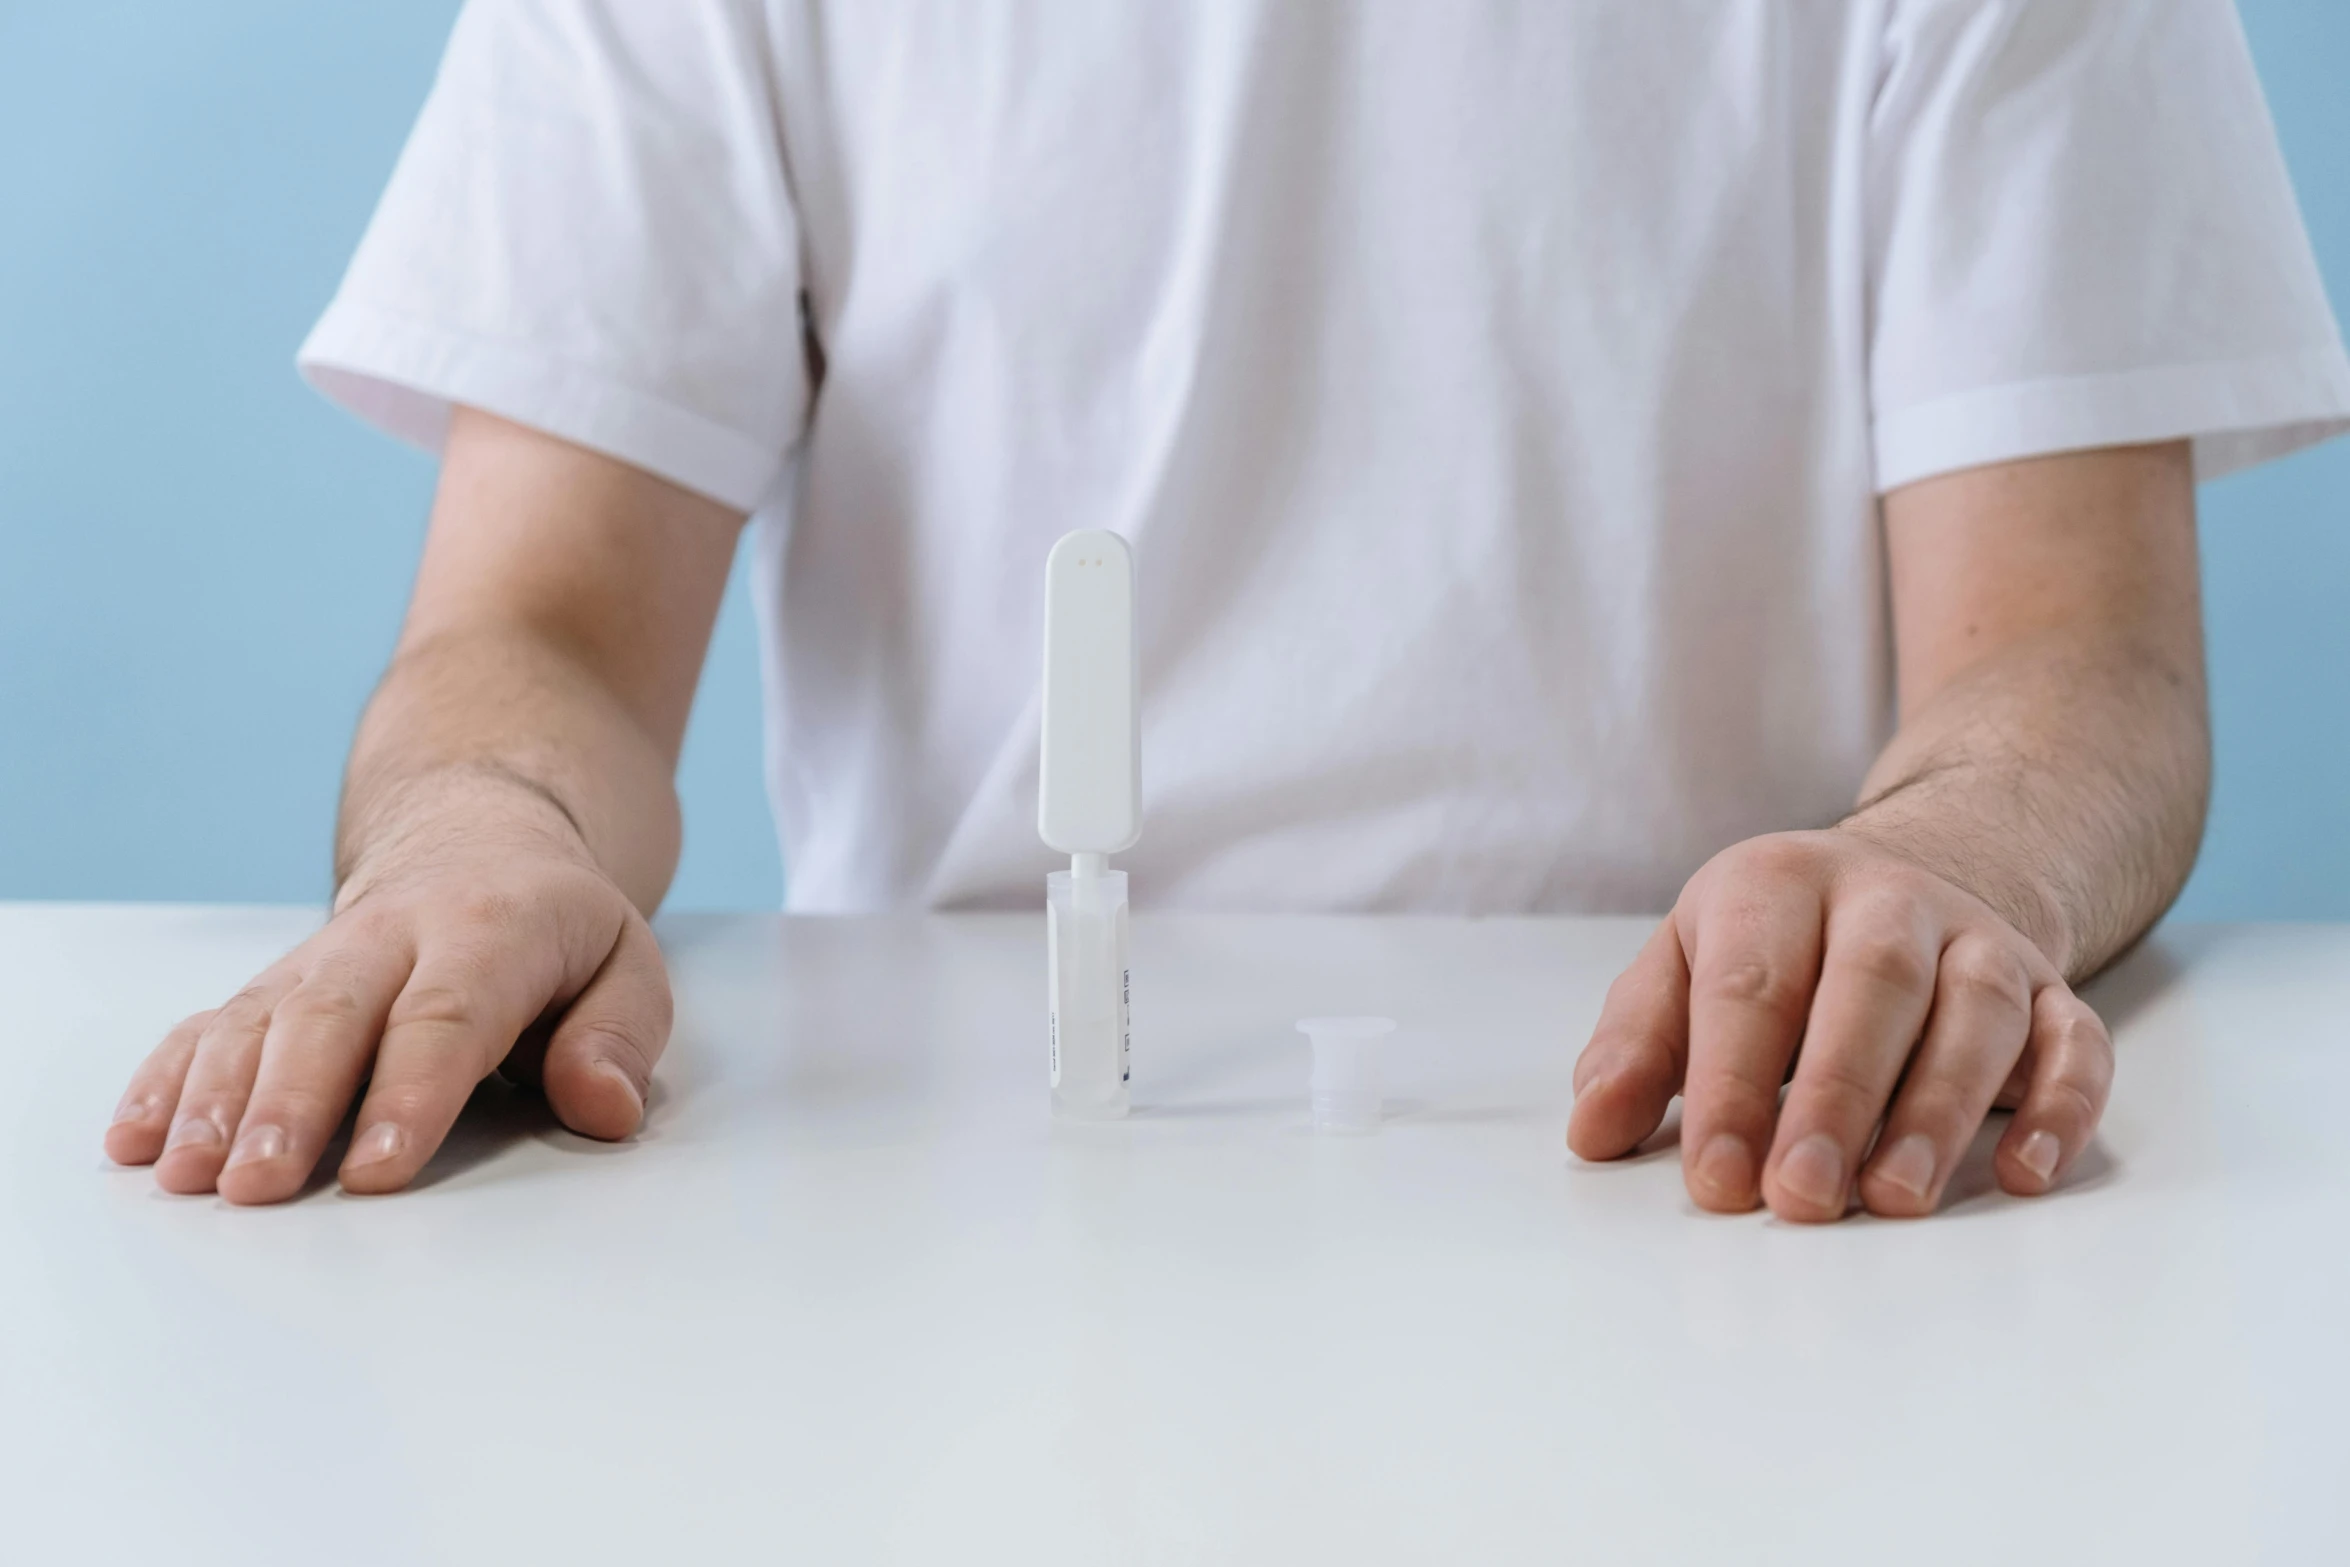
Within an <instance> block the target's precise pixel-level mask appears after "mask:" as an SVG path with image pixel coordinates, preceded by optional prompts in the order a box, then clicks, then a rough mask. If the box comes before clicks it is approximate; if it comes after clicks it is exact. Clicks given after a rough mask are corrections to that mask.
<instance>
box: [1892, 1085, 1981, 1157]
mask: <svg viewBox="0 0 2350 1567" xmlns="http://www.w3.org/2000/svg"><path fill="white" fill-rule="evenodd" d="M1898 1118H1899V1120H1900V1121H1901V1123H1902V1124H1903V1126H1904V1128H1915V1129H1916V1130H1918V1131H1922V1132H1924V1133H1925V1134H1926V1135H1927V1136H1928V1137H1930V1138H1932V1139H1933V1140H1934V1141H1935V1142H1937V1143H1940V1144H1942V1145H1943V1146H1945V1147H1947V1146H1949V1145H1951V1144H1954V1143H1956V1142H1958V1141H1959V1140H1960V1139H1961V1138H1962V1137H1964V1136H1965V1135H1966V1134H1967V1133H1969V1132H1971V1131H1973V1130H1974V1124H1975V1123H1976V1122H1977V1121H1980V1120H1981V1119H1982V1113H1981V1111H1980V1110H1979V1109H1978V1108H1977V1107H1976V1105H1975V1104H1974V1102H1973V1101H1972V1100H1970V1099H1969V1097H1968V1096H1967V1094H1966V1093H1965V1092H1964V1091H1963V1090H1962V1089H1961V1088H1959V1087H1958V1085H1956V1084H1954V1083H1950V1082H1947V1081H1940V1080H1937V1081H1930V1082H1921V1083H1912V1084H1911V1085H1910V1086H1909V1087H1908V1088H1907V1089H1905V1090H1904V1091H1903V1093H1902V1096H1901V1106H1900V1110H1899V1113H1898ZM1893 1136H1894V1132H1893V1130H1892V1129H1891V1128H1888V1129H1887V1131H1886V1134H1885V1141H1886V1142H1888V1143H1890V1142H1891V1140H1892V1138H1893Z"/></svg>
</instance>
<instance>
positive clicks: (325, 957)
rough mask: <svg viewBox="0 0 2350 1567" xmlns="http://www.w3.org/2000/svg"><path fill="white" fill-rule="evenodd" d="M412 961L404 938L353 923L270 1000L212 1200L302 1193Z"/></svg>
mask: <svg viewBox="0 0 2350 1567" xmlns="http://www.w3.org/2000/svg"><path fill="white" fill-rule="evenodd" d="M413 962H414V948H413V947H412V946H411V945H410V944H409V942H408V941H407V939H406V938H405V937H404V936H395V935H392V934H390V933H388V932H385V931H383V930H382V929H381V928H380V927H374V926H366V925H361V926H354V927H353V928H352V930H351V931H350V932H349V933H348V936H347V938H346V939H345V940H344V941H343V942H342V943H341V944H340V945H338V946H336V947H334V948H332V949H330V950H328V951H326V952H324V953H322V954H321V955H320V956H319V957H318V959H317V960H316V961H315V962H313V963H311V964H310V965H309V966H308V967H307V969H306V971H305V972H304V973H303V976H302V982H301V983H300V984H299V985H296V986H295V987H294V988H293V989H292V990H291V991H289V992H287V994H286V996H285V998H284V999H283V1000H281V1001H280V1002H278V1004H277V1006H276V1007H275V1008H274V1009H273V1010H272V1012H271V1014H270V1020H269V1029H268V1031H267V1032H266V1033H265V1034H264V1035H263V1036H262V1040H261V1065H260V1069H259V1070H258V1072H257V1073H256V1074H255V1076H254V1079H253V1092H252V1097H251V1098H250V1099H249V1100H248V1101H247V1103H246V1105H245V1115H244V1119H243V1121H242V1122H241V1123H240V1124H239V1125H238V1128H237V1140H236V1145H235V1146H234V1147H233V1148H232V1149H231V1150H230V1152H229V1157H228V1163H227V1164H226V1165H224V1166H222V1168H221V1172H220V1176H219V1180H218V1183H217V1184H218V1187H219V1190H220V1195H221V1196H223V1197H225V1198H227V1199H228V1200H229V1201H230V1202H235V1203H258V1202H282V1201H284V1200H285V1199H286V1198H288V1197H291V1196H293V1195H294V1194H295V1193H297V1192H299V1191H300V1190H301V1189H302V1184H303V1182H304V1181H306V1180H308V1179H309V1176H310V1171H311V1169H312V1168H313V1167H314V1166H315V1165H316V1164H317V1163H318V1156H319V1154H321V1153H322V1152H324V1151H325V1148H326V1144H327V1140H328V1139H329V1138H331V1137H332V1136H333V1135H334V1130H335V1127H336V1125H337V1124H338V1123H339V1122H340V1121H341V1120H342V1118H343V1112H344V1111H345V1110H347V1109H349V1108H350V1105H351V1097H352V1095H354V1094H356V1093H357V1092H358V1091H359V1083H360V1080H361V1078H363V1077H364V1076H365V1075H366V1072H367V1063H368V1061H369V1060H370V1059H371V1058H372V1057H373V1056H374V1054H375V1047H376V1042H377V1040H378V1039H380V1038H381V1037H382V1034H383V1027H384V1018H385V1016H386V1014H388V1013H389V1012H390V1010H391V1005H392V998H393V997H394V996H396V995H398V994H399V991H400V986H401V985H402V983H404V982H405V981H406V979H407V978H408V974H409V970H410V968H411V966H412V964H413Z"/></svg>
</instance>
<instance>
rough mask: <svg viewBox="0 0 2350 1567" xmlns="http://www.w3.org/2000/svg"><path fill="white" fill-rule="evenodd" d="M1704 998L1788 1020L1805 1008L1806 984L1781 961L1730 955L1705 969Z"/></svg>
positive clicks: (1808, 999)
mask: <svg viewBox="0 0 2350 1567" xmlns="http://www.w3.org/2000/svg"><path fill="white" fill-rule="evenodd" d="M1701 988H1702V989H1703V991H1704V994H1705V995H1706V996H1707V998H1708V999H1710V1000H1713V1001H1726V1002H1729V1003H1731V1004H1732V1005H1735V1006H1746V1007H1754V1008H1757V1009H1759V1010H1761V1011H1764V1012H1768V1013H1770V1014H1772V1015H1773V1016H1776V1017H1780V1018H1785V1019H1789V1020H1793V1019H1797V1018H1800V1017H1801V1016H1803V1014H1804V1012H1805V1011H1806V1010H1808V1008H1809V1005H1810V1001H1811V997H1810V994H1809V991H1810V986H1809V985H1807V984H1805V983H1803V982H1802V981H1800V980H1799V979H1798V978H1797V977H1796V976H1795V975H1794V974H1793V973H1791V972H1790V971H1789V970H1788V969H1787V967H1786V966H1785V965H1784V964H1781V963H1774V962H1772V961H1771V960H1770V959H1768V958H1765V957H1759V956H1749V957H1740V958H1733V959H1731V960H1730V961H1729V962H1727V963H1724V964H1723V965H1721V966H1720V967H1719V968H1716V969H1711V970H1708V971H1707V973H1706V976H1705V979H1704V981H1703V983H1702V987H1701Z"/></svg>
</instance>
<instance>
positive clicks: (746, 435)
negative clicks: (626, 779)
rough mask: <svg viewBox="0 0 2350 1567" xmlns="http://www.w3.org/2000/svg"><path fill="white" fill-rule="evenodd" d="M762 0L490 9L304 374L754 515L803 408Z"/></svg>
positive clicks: (363, 411) (429, 109)
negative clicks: (539, 439)
mask: <svg viewBox="0 0 2350 1567" xmlns="http://www.w3.org/2000/svg"><path fill="white" fill-rule="evenodd" d="M772 75H773V71H772V62H771V61H770V60H769V59H768V56H767V43H766V40H765V37H764V32H763V23H762V21H761V18H760V8H759V7H758V6H756V5H754V4H748V3H742V4H738V3H734V0H658V3H656V4H641V3H636V0H472V3H470V4H469V5H468V6H467V7H466V9H465V11H464V12H463V14H462V15H461V16H460V18H459V19H458V22H457V27H456V31H455V32H454V34H453V35H452V36H451V38H450V41H449V47H448V51H447V53H446V55H445V56H444V58H443V60H442V63H441V69H440V74H439V76H438V78H437V79H436V81H435V82H434V85H433V89H432V93H431V96H430V97H429V98H428V99H427V101H426V103H425V106H424V110H423V113H422V114H421V116H420V117H419V119H418V121H417V124H416V127H415V129H414V131H413V132H412V133H411V134H410V137H409V140H408V144H407V147H406V149H405V150H404V151H403V152H402V154H401V157H400V161H399V164H398V166H397V168H396V169H395V171H394V172H393V175H392V180H391V184H390V186H389V188H388V189H387V190H386V191H385V192H384V196H383V199H382V202H381V203H380V204H379V206H378V207H377V209H376V213H375V217H374V219H373V221H372V222H371V223H370V224H369V226H368V229H367V233H366V237H365V238H364V239H363V240H362V241H361V242H360V246H359V250H358V254H357V255H356V257H355V258H354V259H353V260H352V262H351V265H350V269H349V271H348V272H347V273H346V274H345V276H344V279H343V282H342V286H341V288H340V290H339V291H338V292H337V294H336V296H335V298H334V300H333V302H332V303H331V304H330V305H329V306H328V308H327V310H326V313H325V315H324V316H323V317H322V318H321V319H320V320H319V322H318V324H317V326H316V327H315V328H314V329H313V330H312V332H311V334H310V337H309V339H308V341H307V342H305V343H304V344H303V346H302V349H301V352H300V355H299V361H298V362H299V364H300V366H301V369H302V372H303V374H304V375H305V376H306V377H308V378H309V380H310V381H311V383H312V384H313V385H314V386H316V387H317V388H318V389H319V390H320V391H322V392H324V393H325V394H326V395H327V396H328V397H330V398H332V399H334V400H335V401H337V402H339V403H341V404H343V405H344V406H345V407H347V408H349V409H350V410H351V411H353V412H354V413H357V414H359V415H360V416H361V417H363V418H365V419H368V420H370V421H371V422H373V423H375V424H377V425H380V426H382V427H383V428H384V429H386V430H388V431H390V432H392V433H393V434H396V435H399V436H402V437H404V438H406V439H408V440H411V441H414V442H417V443H418V444H420V445H423V446H425V447H427V448H430V449H435V450H437V449H438V447H439V445H440V442H441V439H442V436H443V434H444V433H445V431H446V429H447V426H448V420H449V408H450V405H451V404H453V403H464V404H468V405H471V406H474V407H479V408H483V409H486V410H488V411H490V412H492V413H496V414H499V415H501V416H503V417H506V418H509V419H513V420H515V421H517V422H519V423H523V424H528V425H531V426H533V427H535V428H538V429H542V430H545V431H547V432H549V433H550V434H553V435H557V436H560V437H562V438H564V439H565V440H569V441H572V442H575V443H577V444H579V445H582V446H586V447H590V448H592V449H594V450H597V451H601V452H604V453H607V454H609V455H611V456H613V457H616V458H619V459H620V460H622V461H624V462H627V463H630V464H633V465H635V466H637V467H640V468H644V469H646V470H648V471H650V472H652V473H655V474H658V475H660V476H662V477H663V478H666V479H670V480H672V481H674V482H675V483H678V484H680V485H683V486H685V487H686V488H689V489H692V490H695V491H698V492H700V493H702V494H705V495H708V496H711V497H713V498H715V499H718V500H720V501H723V502H725V503H727V504H728V505H731V506H734V507H737V508H739V509H743V510H749V509H751V508H752V507H754V506H756V505H757V504H758V502H759V501H760V499H761V497H762V496H763V494H764V493H765V491H766V490H767V489H768V487H769V486H770V485H771V484H772V483H773V481H774V479H775V477H776V475H777V473H778V472H779V471H780V469H781V468H782V466H783V464H784V461H785V459H786V457H787V454H788V453H789V451H790V449H791V447H792V445H793V444H794V442H795V441H796V440H797V439H798V436H799V433H800V430H801V427H802V424H803V422H804V420H805V418H806V414H807V404H808V396H809V388H808V380H807V369H806V362H805V357H804V354H803V351H802V340H801V326H800V315H799V310H800V243H799V230H798V224H797V220H796V217H795V215H794V212H793V208H792V202H791V197H790V192H789V188H788V183H787V180H786V177H785V162H784V156H783V149H782V145H781V132H780V129H779V125H780V120H779V116H778V115H777V113H776V107H775V105H774V103H773V102H772V99H771V94H770V89H769V82H770V81H771V79H772Z"/></svg>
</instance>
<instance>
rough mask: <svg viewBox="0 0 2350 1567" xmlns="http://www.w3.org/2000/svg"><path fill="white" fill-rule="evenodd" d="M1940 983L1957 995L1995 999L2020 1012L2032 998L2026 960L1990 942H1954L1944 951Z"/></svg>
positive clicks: (1993, 1001)
mask: <svg viewBox="0 0 2350 1567" xmlns="http://www.w3.org/2000/svg"><path fill="white" fill-rule="evenodd" d="M1938 983H1939V984H1940V986H1941V988H1942V990H1943V991H1944V993H1946V994H1947V995H1949V996H1950V997H1952V998H1953V999H1958V1000H1967V1001H1973V1002H1976V1003H1993V1004H1998V1005H2001V1006H2005V1007H2009V1008H2012V1009H2013V1010H2016V1011H2019V1012H2020V1011H2023V1010H2024V1009H2025V1008H2026V1007H2027V1006H2028V1005H2029V1002H2030V994H2031V986H2030V980H2029V976H2027V975H2026V974H2025V972H2024V965H2023V961H2022V960H2021V959H2020V958H2018V957H2017V956H2016V955H2015V954H2014V953H2012V952H2009V951H2007V950H2005V949H2004V948H2001V947H1997V946H1993V945H1991V944H1989V943H1986V942H1971V941H1970V942H1959V943H1954V944H1953V945H1952V946H1951V948H1950V950H1949V951H1948V952H1946V953H1944V954H1943V955H1942V967H1941V974H1940V978H1939V981H1938Z"/></svg>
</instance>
